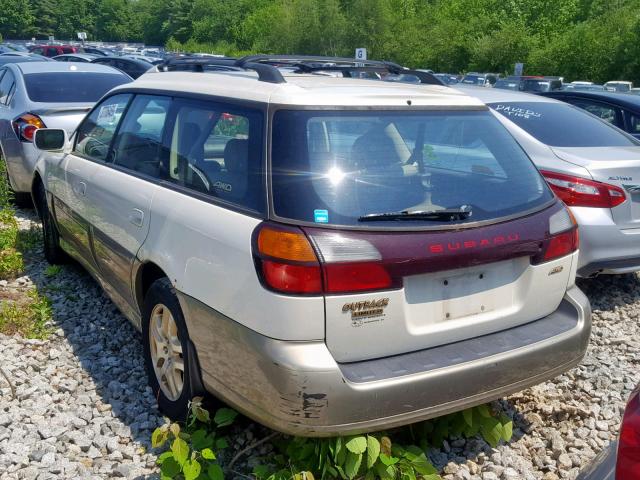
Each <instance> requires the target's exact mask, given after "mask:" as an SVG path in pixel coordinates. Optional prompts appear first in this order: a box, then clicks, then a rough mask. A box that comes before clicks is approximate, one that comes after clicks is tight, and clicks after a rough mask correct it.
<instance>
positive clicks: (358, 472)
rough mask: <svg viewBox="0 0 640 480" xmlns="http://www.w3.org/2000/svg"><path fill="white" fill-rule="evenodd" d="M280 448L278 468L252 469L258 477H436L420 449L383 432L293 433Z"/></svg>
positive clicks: (278, 479) (298, 479) (428, 479)
mask: <svg viewBox="0 0 640 480" xmlns="http://www.w3.org/2000/svg"><path fill="white" fill-rule="evenodd" d="M280 448H281V450H282V451H283V454H282V455H278V456H276V457H275V460H276V462H278V463H280V465H279V468H277V469H275V471H273V470H271V471H270V470H269V469H268V468H266V467H264V466H258V467H256V468H255V469H254V472H253V473H254V475H255V476H256V477H257V478H258V479H259V480H291V479H293V480H302V479H315V478H320V479H332V478H341V479H344V480H352V479H355V478H364V479H366V480H373V479H374V478H380V479H382V480H393V479H396V478H402V479H407V480H415V479H417V478H421V479H423V480H436V479H439V478H440V476H439V475H438V472H437V470H436V469H435V468H434V466H433V465H432V464H431V462H430V461H429V459H428V458H427V455H426V453H425V451H424V450H423V449H421V448H420V447H417V446H415V445H409V446H401V445H399V444H392V442H391V439H390V438H389V437H388V436H386V435H384V434H370V435H357V436H351V437H335V438H327V439H315V438H301V437H295V438H290V439H284V440H283V441H282V442H281V445H280ZM292 472H298V473H294V474H292Z"/></svg>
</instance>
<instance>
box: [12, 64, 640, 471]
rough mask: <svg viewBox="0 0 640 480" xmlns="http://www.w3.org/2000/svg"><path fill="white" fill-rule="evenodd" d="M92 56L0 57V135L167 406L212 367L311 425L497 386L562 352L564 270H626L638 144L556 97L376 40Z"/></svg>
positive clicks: (257, 399)
mask: <svg viewBox="0 0 640 480" xmlns="http://www.w3.org/2000/svg"><path fill="white" fill-rule="evenodd" d="M104 58H109V57H104ZM93 63H94V61H93V60H92V62H91V63H77V62H48V63H45V62H24V63H16V64H7V65H5V66H3V67H0V74H1V75H2V76H0V148H2V153H3V157H4V158H5V159H6V160H7V165H8V166H9V168H8V171H9V177H10V180H11V185H12V187H13V188H14V190H16V191H17V192H21V191H22V192H30V195H31V198H32V200H33V202H34V205H35V207H36V210H37V211H38V214H39V215H40V217H41V219H42V222H43V232H44V235H43V236H44V239H43V244H44V251H45V256H46V258H47V260H49V261H50V262H52V263H59V262H62V261H65V259H66V258H67V257H71V258H73V259H75V260H76V261H78V262H79V263H80V264H82V265H83V266H84V267H85V268H86V269H87V270H88V271H89V272H90V273H91V275H93V276H94V277H95V278H96V280H97V281H98V282H99V283H100V285H102V287H103V288H104V289H105V291H106V293H107V294H108V295H109V296H110V297H111V298H112V299H113V301H114V302H115V303H116V305H117V306H118V307H119V308H120V309H121V310H122V312H123V314H124V315H125V316H126V317H127V318H128V319H129V320H130V321H131V322H132V323H133V324H134V325H135V326H136V328H138V329H139V330H140V331H141V332H142V335H143V344H144V349H145V361H146V364H147V371H148V374H149V383H150V385H151V388H152V389H153V391H154V395H155V396H156V398H157V399H158V403H159V406H160V408H161V409H162V410H163V411H164V412H166V413H167V414H168V415H170V416H173V417H180V416H182V415H184V413H185V412H186V410H187V406H188V402H189V400H190V399H191V398H193V396H195V395H199V394H201V393H203V392H205V391H208V392H210V393H212V394H213V395H215V396H217V397H218V398H221V399H223V400H224V401H226V402H227V403H229V404H231V405H233V406H234V407H235V408H237V409H238V410H239V411H241V412H243V413H244V414H246V415H247V416H249V417H251V418H253V419H255V420H257V421H259V422H261V423H263V424H265V425H268V426H270V427H272V428H274V429H277V430H280V431H284V432H286V433H291V434H296V435H309V436H327V435H335V434H351V433H360V432H366V431H371V430H376V429H380V428H385V429H387V428H392V427H394V426H399V425H403V424H407V423H411V422H414V421H418V420H421V419H426V418H431V417H434V416H437V415H440V414H443V413H446V412H450V411H452V410H457V409H461V408H465V407H467V406H472V405H476V404H479V403H483V402H486V401H488V400H492V399H496V398H499V397H502V396H504V395H506V394H509V393H511V392H515V391H518V390H521V389H523V388H525V387H527V386H530V385H534V384H536V383H539V382H542V381H545V380H546V379H549V378H552V377H554V376H556V375H558V374H560V373H562V372H564V371H566V370H568V369H570V368H572V367H573V366H575V365H577V364H578V363H579V362H580V360H581V359H582V357H583V355H584V353H585V351H586V348H587V344H588V340H589V334H590V322H591V312H590V306H589V302H588V300H587V298H586V297H585V295H584V294H583V293H582V292H581V291H580V289H579V288H578V287H577V286H576V284H575V277H576V275H580V276H585V277H589V276H593V275H597V274H616V273H623V272H629V271H636V270H639V269H640V244H639V245H636V244H637V243H638V242H637V241H635V239H634V234H636V231H637V230H638V228H639V226H638V222H639V221H640V207H639V206H638V205H640V198H639V197H638V196H637V194H638V192H640V187H638V188H637V189H636V188H635V187H637V186H636V185H635V184H634V183H633V182H634V180H633V179H634V177H638V176H639V175H640V173H638V172H636V171H637V170H638V171H639V172H640V170H639V167H640V142H639V141H638V140H636V139H635V138H634V137H633V136H631V135H629V134H627V133H625V132H623V131H622V130H620V129H619V128H617V127H616V126H615V125H612V124H611V123H608V122H606V121H604V120H603V119H602V118H601V117H600V118H599V117H598V116H595V115H593V114H591V113H589V112H587V111H584V110H583V109H580V108H578V107H576V106H573V105H570V104H568V103H563V102H560V101H558V100H555V99H553V98H549V97H548V96H542V95H531V94H527V93H522V92H518V91H507V90H500V89H486V88H478V87H474V86H472V87H463V88H461V89H460V90H457V89H453V88H449V87H446V86H444V85H442V82H441V81H440V79H438V77H437V76H436V75H433V74H431V73H429V72H423V71H417V70H415V71H414V70H408V69H403V68H402V67H400V66H397V65H395V64H390V63H388V62H375V61H366V62H362V61H358V62H357V63H356V61H355V60H353V59H350V60H349V59H338V58H322V57H301V56H252V57H246V58H243V59H230V58H203V57H199V58H182V59H174V60H167V61H165V62H164V63H163V64H161V65H158V66H156V67H155V68H152V69H151V70H147V71H146V73H145V74H144V75H141V76H140V77H139V78H138V79H137V80H135V81H133V82H130V79H129V78H128V77H127V76H125V75H124V74H122V73H119V72H118V71H117V70H115V69H113V68H110V67H106V66H100V65H93ZM51 69H52V70H51ZM96 69H104V70H96ZM38 71H39V73H38ZM62 74H64V75H67V77H65V78H64V79H62V78H61V79H60V80H59V81H53V80H51V79H47V80H46V82H45V81H44V78H42V79H40V78H38V75H62ZM97 74H100V75H102V76H101V77H100V80H99V81H98V79H97V78H96V79H94V80H93V81H91V82H90V83H91V85H92V86H93V87H94V90H92V92H93V93H94V94H95V95H89V91H90V89H89V88H88V87H87V88H86V89H85V91H84V94H83V95H84V97H83V98H84V100H86V101H87V102H88V104H87V105H85V104H83V103H82V102H83V101H84V100H80V99H78V97H77V96H75V95H76V94H75V93H74V92H75V91H76V90H78V88H77V85H78V80H80V79H82V78H88V77H84V75H97ZM30 75H31V76H32V77H29V76H30ZM70 75H75V76H74V77H73V80H74V81H73V82H70V77H69V76H70ZM5 77H6V78H7V80H6V81H5ZM484 78H485V80H484V81H485V82H486V81H487V80H486V76H485V77H484ZM522 80H523V79H522V78H520V79H519V81H522ZM109 82H111V84H110V85H108V83H109ZM99 84H100V85H102V86H103V87H104V88H103V91H102V92H100V93H98V92H97V90H98V88H97V85H99ZM32 85H40V90H38V89H37V88H36V89H34V87H33V86H32ZM49 85H52V88H53V86H55V85H60V87H59V88H58V89H56V90H55V95H53V96H54V97H55V98H61V96H62V98H64V99H65V101H64V104H65V105H66V109H67V110H66V111H65V109H64V108H62V107H63V106H61V105H53V104H52V105H48V104H46V100H47V98H48V97H47V94H48V93H50V92H49V91H48V88H49V87H48V86H49ZM63 85H66V86H67V90H64V88H63V87H62V86H63ZM70 86H72V88H70ZM1 92H6V94H5V95H4V96H3V95H2V94H1ZM19 92H22V93H19ZM65 95H68V96H67V97H65ZM89 97H91V98H89ZM99 97H102V98H100V99H99ZM94 102H97V103H95V104H94ZM2 105H4V108H2ZM79 110H82V112H81V113H80V114H78V113H79ZM58 117H59V118H58ZM62 118H64V121H65V122H68V123H63V122H62ZM58 120H60V123H57V122H58ZM5 144H6V145H8V146H9V147H5ZM11 146H13V147H11ZM18 147H20V148H18ZM7 148H8V151H9V153H8V154H7ZM11 148H14V150H11ZM12 152H18V153H12ZM25 152H26V153H25ZM34 159H35V162H34ZM536 167H537V168H536ZM21 189H22V190H21ZM625 448H626V447H625ZM625 451H626V450H625ZM629 465H631V467H629V468H637V467H634V466H633V464H627V466H629ZM618 480H621V479H618Z"/></svg>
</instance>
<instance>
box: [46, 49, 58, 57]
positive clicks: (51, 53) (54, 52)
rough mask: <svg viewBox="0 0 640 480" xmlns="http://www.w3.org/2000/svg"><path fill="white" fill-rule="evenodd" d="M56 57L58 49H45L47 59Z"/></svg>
mask: <svg viewBox="0 0 640 480" xmlns="http://www.w3.org/2000/svg"><path fill="white" fill-rule="evenodd" d="M56 55H58V49H57V48H53V47H49V48H47V56H48V57H55V56H56Z"/></svg>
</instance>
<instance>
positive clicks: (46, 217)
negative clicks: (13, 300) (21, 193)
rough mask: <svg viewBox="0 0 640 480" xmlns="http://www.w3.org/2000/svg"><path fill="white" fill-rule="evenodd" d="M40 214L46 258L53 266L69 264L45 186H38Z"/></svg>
mask: <svg viewBox="0 0 640 480" xmlns="http://www.w3.org/2000/svg"><path fill="white" fill-rule="evenodd" d="M37 193H38V212H39V213H40V220H42V246H43V251H44V257H45V258H46V259H47V262H49V263H50V264H52V265H60V264H63V263H67V261H68V258H69V257H67V254H66V253H65V252H64V250H62V247H60V234H59V233H58V229H57V228H56V225H55V223H54V221H53V217H52V216H51V212H50V211H49V206H48V205H47V196H46V194H45V192H44V186H43V185H42V184H40V185H39V186H38V190H37Z"/></svg>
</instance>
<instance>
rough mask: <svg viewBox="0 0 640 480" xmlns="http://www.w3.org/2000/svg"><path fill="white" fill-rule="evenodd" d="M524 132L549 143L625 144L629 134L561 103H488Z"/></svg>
mask: <svg viewBox="0 0 640 480" xmlns="http://www.w3.org/2000/svg"><path fill="white" fill-rule="evenodd" d="M489 106H490V107H491V108H493V109H494V110H495V111H496V112H498V113H500V114H501V115H503V116H505V117H507V118H508V119H509V120H511V121H512V122H513V123H515V124H516V125H518V126H519V127H520V128H522V129H523V130H525V131H526V132H527V133H529V134H530V135H532V136H533V137H535V138H536V139H538V140H540V141H541V142H542V143H544V144H546V145H550V146H552V147H626V146H630V145H638V144H637V143H635V142H634V140H632V139H631V138H630V137H628V136H627V135H625V134H623V133H621V132H620V131H618V130H616V129H615V128H613V127H611V126H609V125H608V124H607V123H605V122H603V121H601V120H598V119H597V118H594V117H592V116H591V115H589V114H588V113H585V112H583V111H582V110H580V109H578V108H576V107H573V106H571V105H567V104H564V103H547V102H510V103H493V104H490V105H489Z"/></svg>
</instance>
